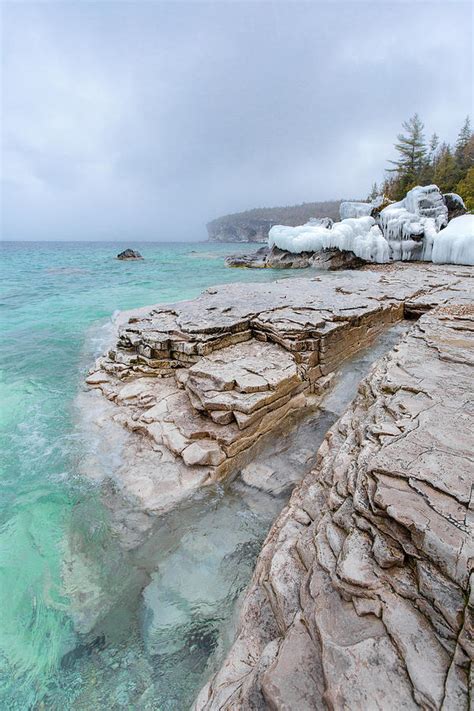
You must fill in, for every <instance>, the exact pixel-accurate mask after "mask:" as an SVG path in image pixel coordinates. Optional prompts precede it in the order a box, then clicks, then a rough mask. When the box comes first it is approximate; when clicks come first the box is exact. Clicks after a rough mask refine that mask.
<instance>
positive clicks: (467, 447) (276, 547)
mask: <svg viewBox="0 0 474 711" xmlns="http://www.w3.org/2000/svg"><path fill="white" fill-rule="evenodd" d="M466 296H469V294H466ZM470 296H471V298H472V294H471V295H470ZM473 352H474V307H473V306H472V305H471V306H470V307H469V306H466V305H460V306H454V305H450V306H445V307H438V308H437V309H435V310H434V311H433V312H431V313H430V314H428V315H425V316H423V317H422V318H421V319H420V321H419V322H418V324H417V325H416V326H415V327H414V328H413V329H412V330H411V331H409V332H408V334H407V335H406V336H405V337H404V338H403V340H402V342H401V343H400V344H399V345H398V346H397V347H396V348H395V349H394V350H393V351H392V352H391V353H389V354H388V355H387V356H385V357H384V358H382V359H381V360H380V361H378V363H377V364H376V365H375V366H374V367H373V369H372V371H371V373H370V375H369V376H368V377H367V379H366V380H365V381H364V382H363V383H362V384H361V386H360V388H359V395H358V397H357V398H356V399H355V400H354V402H353V403H352V405H351V406H350V407H349V409H348V410H347V412H346V413H345V414H344V415H343V416H342V417H341V418H340V419H339V420H338V421H337V422H336V424H335V425H334V426H333V427H332V428H331V430H330V431H329V432H328V434H327V436H326V439H325V441H324V442H323V444H322V446H321V447H320V449H319V452H318V461H317V465H316V467H315V469H314V470H313V471H312V472H311V473H310V474H309V475H307V476H306V477H305V479H304V480H303V482H302V483H301V485H300V486H298V487H297V488H296V489H295V490H294V492H293V495H292V498H291V500H290V503H289V505H288V506H287V508H286V509H285V510H284V511H283V512H282V514H281V515H280V517H279V518H278V519H277V521H276V522H275V524H274V526H273V527H272V529H271V531H270V533H269V535H268V537H267V540H266V542H265V544H264V546H263V549H262V551H261V554H260V557H259V559H258V561H257V565H256V568H255V572H254V576H253V579H252V582H251V584H250V587H249V589H248V591H247V593H246V597H245V600H244V602H243V607H242V612H241V616H240V622H239V626H238V630H237V636H236V639H235V642H234V644H233V646H232V648H231V649H230V652H229V654H228V656H227V659H226V660H225V662H224V663H223V665H222V667H221V669H220V670H219V671H218V672H217V673H216V674H215V675H214V676H213V677H212V678H211V680H210V681H209V683H208V684H207V685H206V687H204V689H203V690H202V691H201V693H200V694H199V696H198V698H197V700H196V703H195V707H194V708H195V710H197V709H199V710H200V711H203V710H204V709H206V711H211V710H214V709H220V710H225V709H237V708H239V709H260V708H262V709H263V708H272V709H325V708H330V709H341V710H342V709H349V708H350V709H367V708H369V709H372V708H373V709H383V708H387V704H388V705H389V707H390V708H392V707H396V708H397V709H399V708H400V709H416V708H422V709H444V710H446V711H450V710H451V709H453V710H454V709H467V708H468V705H469V674H470V667H471V663H472V657H473V648H472V629H473V628H472V608H470V603H469V596H470V595H471V596H472V577H473V576H472V574H470V571H471V568H472V559H473V555H474V535H473V534H474V527H473V520H472V515H470V507H471V506H472V493H471V492H472V485H473V465H472V432H473V431H474V413H473V411H472V408H469V407H468V406H466V403H468V402H469V400H470V399H472V383H473V374H474V373H473V369H474V368H473V367H474V358H473V355H472V354H473ZM302 512H305V516H302V515H301V514H302ZM471 673H472V672H471Z"/></svg>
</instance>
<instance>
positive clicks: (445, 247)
mask: <svg viewBox="0 0 474 711" xmlns="http://www.w3.org/2000/svg"><path fill="white" fill-rule="evenodd" d="M432 260H433V262H436V264H468V265H471V266H474V215H461V217H455V218H454V219H453V220H451V222H450V223H449V225H448V226H447V227H445V228H444V230H441V231H440V232H439V233H438V234H437V235H436V237H435V238H434V240H433V256H432Z"/></svg>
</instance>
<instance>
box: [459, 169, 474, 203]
mask: <svg viewBox="0 0 474 711" xmlns="http://www.w3.org/2000/svg"><path fill="white" fill-rule="evenodd" d="M456 192H457V193H458V194H459V195H460V196H461V197H462V199H463V200H464V204H465V205H466V209H467V210H469V211H471V212H473V211H474V168H470V169H469V170H468V171H467V173H466V175H465V176H464V178H463V179H462V180H461V181H459V183H458V184H457V185H456Z"/></svg>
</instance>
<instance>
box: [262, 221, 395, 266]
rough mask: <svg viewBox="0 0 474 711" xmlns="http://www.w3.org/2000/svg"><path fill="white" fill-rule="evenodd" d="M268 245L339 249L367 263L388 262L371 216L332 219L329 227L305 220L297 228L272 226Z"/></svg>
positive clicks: (303, 249)
mask: <svg viewBox="0 0 474 711" xmlns="http://www.w3.org/2000/svg"><path fill="white" fill-rule="evenodd" d="M268 244H269V246H270V247H273V246H276V247H279V248H280V249H284V250H286V251H288V252H292V253H296V254H299V253H301V252H320V251H321V250H323V249H333V248H336V249H340V250H341V251H349V252H353V253H354V254H355V255H356V257H359V258H360V259H364V260H365V261H367V262H378V263H383V262H388V261H389V258H390V254H389V249H388V244H387V242H386V240H385V239H384V238H383V235H382V232H381V231H380V228H379V227H378V226H377V225H376V224H375V220H374V219H373V217H370V216H365V217H354V218H348V219H346V220H342V221H341V222H336V223H334V225H333V226H332V228H331V229H328V228H327V227H323V226H322V225H312V224H311V223H307V224H306V225H301V226H300V227H286V226H284V225H276V226H275V227H272V229H271V230H270V233H269V235H268Z"/></svg>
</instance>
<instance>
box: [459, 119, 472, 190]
mask: <svg viewBox="0 0 474 711" xmlns="http://www.w3.org/2000/svg"><path fill="white" fill-rule="evenodd" d="M473 136H474V134H473V133H472V131H471V120H470V118H469V116H466V120H465V121H464V124H463V126H462V128H461V130H460V131H459V133H458V137H457V139H456V146H455V150H454V159H455V161H456V180H457V181H459V180H461V179H462V178H463V177H464V176H465V175H466V172H467V170H468V169H469V168H470V167H471V165H472V162H471V161H470V160H469V151H468V150H467V149H468V146H469V144H470V143H472V139H473Z"/></svg>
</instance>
